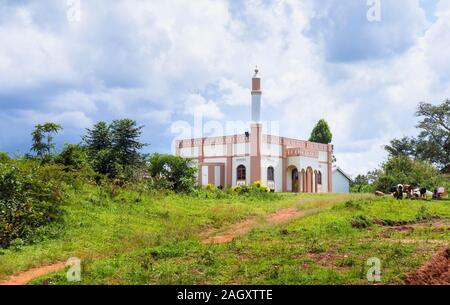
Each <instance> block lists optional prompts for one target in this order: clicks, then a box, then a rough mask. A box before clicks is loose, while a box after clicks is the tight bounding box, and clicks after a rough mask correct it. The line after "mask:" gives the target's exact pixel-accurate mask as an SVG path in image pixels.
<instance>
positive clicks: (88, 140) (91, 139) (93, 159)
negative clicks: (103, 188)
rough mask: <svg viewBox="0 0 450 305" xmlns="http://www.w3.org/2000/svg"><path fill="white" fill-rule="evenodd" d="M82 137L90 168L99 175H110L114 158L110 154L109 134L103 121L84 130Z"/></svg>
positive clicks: (107, 127) (108, 129)
mask: <svg viewBox="0 0 450 305" xmlns="http://www.w3.org/2000/svg"><path fill="white" fill-rule="evenodd" d="M86 131H87V133H86V135H85V136H83V137H82V140H83V142H84V145H85V147H86V151H87V155H88V159H89V163H90V164H91V166H92V168H93V169H94V170H95V171H96V172H98V173H101V174H105V175H106V174H110V173H112V172H113V168H114V158H113V156H112V153H111V147H112V144H111V132H110V128H109V126H108V124H107V123H106V122H104V121H100V122H98V123H96V124H95V125H94V126H93V128H92V129H89V128H88V129H86Z"/></svg>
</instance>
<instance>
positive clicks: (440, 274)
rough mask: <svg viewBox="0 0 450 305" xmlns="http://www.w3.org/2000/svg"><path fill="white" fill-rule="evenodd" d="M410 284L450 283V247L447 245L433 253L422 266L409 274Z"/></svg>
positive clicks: (408, 280)
mask: <svg viewBox="0 0 450 305" xmlns="http://www.w3.org/2000/svg"><path fill="white" fill-rule="evenodd" d="M405 283H406V284H408V285H448V284H450V248H449V247H448V246H447V247H445V248H444V249H441V250H440V251H438V252H437V253H435V254H434V255H433V257H432V258H431V259H430V260H429V261H428V262H426V263H425V264H424V265H423V266H422V267H420V268H419V269H418V270H416V271H414V272H413V273H411V274H409V275H408V277H407V278H406V280H405Z"/></svg>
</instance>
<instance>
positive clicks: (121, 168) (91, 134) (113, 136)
mask: <svg viewBox="0 0 450 305" xmlns="http://www.w3.org/2000/svg"><path fill="white" fill-rule="evenodd" d="M142 128H143V126H137V124H136V121H134V120H131V119H121V120H115V121H113V122H112V123H111V124H110V125H108V124H107V123H106V122H98V123H97V124H95V125H94V127H93V128H92V129H87V134H86V135H85V136H84V137H83V138H82V139H83V142H84V143H85V146H86V150H87V153H88V157H89V161H90V163H91V165H92V168H93V169H94V170H95V171H96V172H98V173H101V174H105V175H109V176H110V177H116V176H117V174H118V173H119V172H120V173H126V175H130V174H132V173H133V172H134V170H135V169H136V168H137V167H138V166H140V165H142V164H143V158H142V156H141V154H140V153H139V150H140V149H141V148H143V147H144V146H145V145H146V144H143V143H141V142H140V141H139V137H140V136H141V134H142Z"/></svg>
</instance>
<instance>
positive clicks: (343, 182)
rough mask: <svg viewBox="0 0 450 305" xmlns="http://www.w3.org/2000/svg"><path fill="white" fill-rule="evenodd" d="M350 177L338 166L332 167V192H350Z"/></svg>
mask: <svg viewBox="0 0 450 305" xmlns="http://www.w3.org/2000/svg"><path fill="white" fill-rule="evenodd" d="M351 181H352V179H351V178H350V176H349V175H347V174H346V173H345V172H344V171H343V170H342V169H341V168H340V167H337V166H336V167H335V168H333V184H332V185H333V193H350V182H351Z"/></svg>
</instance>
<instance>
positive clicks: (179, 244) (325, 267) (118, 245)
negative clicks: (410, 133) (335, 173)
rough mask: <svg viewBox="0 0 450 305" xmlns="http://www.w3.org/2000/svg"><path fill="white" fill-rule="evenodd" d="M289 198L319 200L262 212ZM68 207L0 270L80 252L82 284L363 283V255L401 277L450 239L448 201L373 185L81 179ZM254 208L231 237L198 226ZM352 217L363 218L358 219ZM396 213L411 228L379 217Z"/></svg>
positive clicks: (52, 278) (391, 277)
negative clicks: (182, 186)
mask: <svg viewBox="0 0 450 305" xmlns="http://www.w3.org/2000/svg"><path fill="white" fill-rule="evenodd" d="M111 197H113V198H111ZM293 206H294V207H297V208H298V209H312V208H319V209H320V210H319V212H317V213H315V214H313V215H309V216H306V217H303V218H300V219H296V220H293V221H290V222H289V223H285V224H280V225H273V224H268V223H267V222H264V221H263V219H264V215H267V214H268V213H271V212H274V211H276V210H279V209H281V208H285V207H293ZM64 210H65V216H64V228H63V230H61V229H55V230H57V232H60V231H61V232H60V235H58V236H56V237H53V238H49V239H48V240H45V241H42V242H39V243H37V244H34V245H30V246H25V247H23V248H21V249H17V250H6V251H3V255H0V277H5V276H7V275H10V274H13V273H16V272H18V271H21V270H26V269H29V268H30V267H34V266H40V265H43V264H48V263H52V262H55V261H61V260H66V259H67V258H69V257H71V256H76V257H79V258H81V260H82V267H83V270H82V282H81V284H367V283H368V282H367V280H366V273H367V270H368V269H369V268H370V267H369V266H367V265H366V261H367V259H368V258H370V257H378V258H379V259H380V260H381V263H382V267H381V268H382V269H381V271H382V282H383V283H402V281H403V279H404V277H405V275H406V274H407V273H408V272H410V271H411V270H414V269H416V268H417V267H418V266H420V265H421V264H422V263H423V262H424V261H425V260H426V259H428V258H429V257H430V255H431V254H432V253H433V252H434V251H436V250H437V249H438V248H440V247H442V245H443V244H446V243H447V244H448V241H449V240H450V230H449V219H450V205H449V204H448V202H436V201H433V202H421V201H407V200H404V201H395V200H391V199H388V198H383V199H377V198H375V197H373V196H371V195H357V194H352V195H335V194H320V195H319V194H300V195H298V194H281V195H275V196H270V197H268V198H266V199H261V198H252V197H249V198H246V197H238V196H232V197H225V198H221V199H214V198H194V197H190V196H182V195H163V194H146V193H138V192H135V191H131V190H128V191H127V190H124V191H120V192H119V193H118V194H116V195H115V196H111V195H110V193H109V192H105V190H104V189H101V188H97V187H85V188H83V189H82V190H81V191H79V192H77V193H73V194H69V199H68V203H67V204H66V205H65V206H64ZM438 217H439V219H438ZM248 218H257V219H260V220H261V221H259V222H258V225H257V227H256V228H255V229H253V230H252V231H251V232H250V233H248V234H245V235H243V236H240V237H238V238H236V239H235V240H233V241H232V242H230V243H227V244H202V243H201V236H202V234H201V233H204V232H205V231H207V230H211V229H219V228H223V227H227V226H228V225H229V224H231V223H236V222H239V221H242V220H244V219H248ZM355 219H364V220H365V221H366V222H367V225H366V226H365V227H361V228H356V227H354V226H352V223H354V222H355ZM437 221H439V222H440V223H439V226H435V227H431V226H430V224H431V223H432V222H435V223H436V222H437ZM394 222H404V223H405V224H406V223H407V224H408V226H409V227H412V229H408V230H406V229H404V230H399V229H398V228H395V227H392V226H388V225H384V226H382V225H380V224H381V223H386V224H394ZM435 225H436V224H435ZM44 280H46V281H48V282H49V283H53V284H67V281H66V278H65V271H61V272H57V273H54V274H51V275H46V276H44V277H41V278H38V279H35V280H34V281H33V282H32V283H34V284H37V283H42V281H44Z"/></svg>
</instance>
